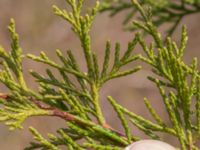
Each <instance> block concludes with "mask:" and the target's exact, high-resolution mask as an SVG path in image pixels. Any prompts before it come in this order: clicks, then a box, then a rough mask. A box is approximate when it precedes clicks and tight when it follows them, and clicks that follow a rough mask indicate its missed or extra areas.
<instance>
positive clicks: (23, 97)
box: [0, 0, 200, 150]
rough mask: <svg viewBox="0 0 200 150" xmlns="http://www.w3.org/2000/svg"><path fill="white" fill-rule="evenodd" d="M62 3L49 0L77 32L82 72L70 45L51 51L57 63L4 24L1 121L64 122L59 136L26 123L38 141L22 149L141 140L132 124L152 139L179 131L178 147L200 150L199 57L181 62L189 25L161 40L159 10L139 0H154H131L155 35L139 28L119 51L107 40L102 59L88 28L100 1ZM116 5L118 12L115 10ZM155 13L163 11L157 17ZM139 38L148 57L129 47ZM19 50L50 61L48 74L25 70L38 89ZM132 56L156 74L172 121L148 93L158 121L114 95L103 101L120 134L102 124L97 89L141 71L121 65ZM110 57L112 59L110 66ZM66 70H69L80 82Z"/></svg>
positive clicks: (117, 148)
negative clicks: (7, 38)
mask: <svg viewBox="0 0 200 150" xmlns="http://www.w3.org/2000/svg"><path fill="white" fill-rule="evenodd" d="M119 2H121V1H119ZM159 2H160V3H157V4H158V5H159V6H156V8H160V7H162V9H161V8H160V10H164V9H163V8H164V6H165V5H170V6H171V5H172V3H169V2H168V1H166V3H164V2H165V1H159ZM161 2H162V5H161ZM167 2H168V3H167ZM66 3H67V4H68V5H69V6H70V7H71V11H67V10H62V9H60V8H59V7H57V6H53V9H54V12H55V14H56V15H58V16H59V17H61V18H62V19H64V20H65V21H67V22H68V23H69V24H71V27H72V30H73V32H74V33H75V34H76V35H77V37H78V38H79V40H80V43H81V46H82V52H83V53H84V57H85V61H86V64H87V72H83V71H82V69H81V68H79V65H78V63H77V62H76V58H75V57H74V54H73V53H72V51H70V50H69V51H67V54H66V55H65V54H63V53H62V52H61V50H56V54H57V56H58V58H59V59H60V63H59V64H58V63H56V62H54V61H53V60H50V59H49V58H48V56H47V55H46V54H45V53H44V52H41V54H40V56H34V55H32V54H28V55H24V54H23V53H22V49H21V48H20V45H19V37H18V34H17V33H16V31H15V22H14V20H13V19H11V22H10V25H9V28H8V29H9V32H10V35H11V51H10V52H8V51H6V50H5V49H4V48H3V47H0V57H1V71H0V81H1V83H3V84H4V85H5V86H6V87H7V88H8V89H9V93H6V94H5V93H1V94H0V98H1V109H0V120H1V121H2V122H4V123H5V124H6V125H8V126H9V128H10V129H11V130H15V129H18V128H19V129H22V128H23V127H22V123H23V122H24V121H25V120H26V119H27V118H29V117H32V116H52V117H53V116H54V117H59V118H60V119H63V120H65V121H66V127H65V128H60V129H58V130H57V133H58V134H57V135H53V134H48V138H49V139H46V138H44V137H43V136H42V135H41V134H40V133H39V132H38V131H37V130H36V129H34V128H33V127H30V131H31V133H32V134H33V136H34V139H35V141H34V142H31V143H30V146H29V147H27V148H25V149H26V150H33V149H43V150H48V149H49V150H59V149H61V147H60V146H62V147H66V148H65V149H69V150H73V149H74V150H84V149H97V150H122V149H124V148H125V147H126V146H127V145H129V144H131V143H132V142H134V141H136V140H139V139H140V138H139V137H136V136H135V135H133V134H132V131H131V128H130V125H131V124H132V125H134V126H136V127H138V129H139V130H141V131H143V132H144V133H145V134H146V135H147V136H149V137H150V138H151V139H160V137H159V135H157V133H159V132H161V133H165V134H168V135H170V136H172V137H175V138H177V139H178V141H179V143H180V145H179V148H180V149H182V150H198V149H199V148H198V147H197V143H198V141H199V138H200V74H199V71H198V69H197V66H198V64H197V58H194V59H193V61H192V63H191V64H189V65H187V64H185V63H184V61H183V59H182V58H183V55H184V51H185V48H186V44H187V39H188V37H187V31H186V27H185V26H184V27H183V28H182V38H181V42H180V44H178V43H176V42H174V41H173V40H172V39H171V38H170V37H168V38H167V40H163V38H162V36H161V35H160V33H159V32H158V31H157V27H156V25H157V23H156V22H155V20H154V17H156V16H154V15H156V12H159V11H158V10H157V11H155V9H154V8H153V9H152V10H153V11H152V15H153V16H152V15H151V14H150V13H149V10H146V9H145V8H143V5H146V4H149V3H151V1H142V3H141V4H140V3H139V2H138V1H137V0H132V1H131V3H130V6H129V7H133V9H134V11H137V12H139V13H140V15H141V17H140V20H139V21H136V20H135V21H134V22H133V25H134V26H135V27H137V28H138V29H141V30H142V31H143V32H146V33H147V34H148V35H150V36H152V42H151V44H150V45H148V44H146V42H145V39H144V37H143V35H142V34H140V33H139V32H138V33H137V34H135V35H134V38H133V40H132V41H130V42H129V43H128V46H127V49H126V51H125V52H124V53H123V54H120V50H121V48H120V45H119V44H118V43H116V44H115V46H114V48H112V47H111V43H110V42H107V44H106V46H105V57H104V60H103V62H102V63H101V64H99V63H98V60H97V58H98V57H97V55H96V54H95V52H94V51H93V50H92V48H91V37H90V34H89V32H90V30H91V26H92V23H93V20H94V18H95V16H96V14H97V12H98V11H99V10H100V4H99V2H98V1H97V2H96V5H95V6H94V8H92V9H91V11H90V12H88V13H86V14H83V13H82V11H81V10H82V6H83V4H84V0H77V1H76V0H66ZM103 4H104V3H103ZM188 4H190V5H192V6H195V9H196V10H197V8H198V5H197V6H196V5H195V4H198V1H189V0H188V1H182V6H181V7H177V9H178V8H179V9H183V8H185V9H183V11H186V12H187V11H188V10H186V7H185V5H188ZM174 5H175V4H174ZM174 5H172V6H174ZM175 6H179V5H178V4H177V5H175ZM173 8H174V7H173ZM175 8H176V7H175ZM113 12H115V11H114V9H113ZM160 17H161V18H162V16H160ZM174 17H176V16H174ZM177 17H179V15H177ZM165 21H169V20H165ZM171 21H172V20H171ZM173 21H174V20H173ZM136 45H139V46H140V47H141V48H142V49H143V51H144V52H145V54H146V55H145V56H142V55H140V54H133V50H134V49H135V46H136ZM111 53H114V62H111V60H110V55H111ZM24 57H28V58H30V59H32V60H34V61H36V62H40V63H44V64H47V65H48V66H49V67H48V68H47V69H46V74H47V75H46V77H45V76H43V75H41V74H38V73H37V72H34V71H30V73H31V75H32V76H33V77H34V78H35V80H36V82H38V83H39V84H38V85H39V87H38V89H39V92H35V91H34V90H32V89H30V88H29V86H28V85H27V84H26V81H25V80H24V73H23V68H22V61H23V58H24ZM136 60H140V61H143V62H146V63H147V64H149V65H150V66H151V68H152V71H153V73H154V75H153V76H149V77H148V79H149V80H150V81H152V82H153V83H154V84H155V86H157V87H158V92H159V93H160V95H161V96H162V101H163V103H164V105H165V109H166V113H167V114H168V117H169V120H170V122H171V124H170V125H169V124H166V123H165V122H164V121H163V119H162V118H160V117H159V114H157V112H156V111H155V110H154V108H153V107H152V105H151V104H150V102H149V101H148V100H147V99H146V98H145V100H144V102H145V104H146V107H147V109H148V110H149V113H150V114H151V115H152V117H153V118H154V120H155V122H152V121H150V120H147V119H145V118H144V117H142V116H140V115H138V114H135V113H134V112H131V111H129V110H127V109H126V108H124V107H123V106H121V105H120V104H118V103H117V102H116V101H115V100H114V99H113V98H112V97H111V96H108V101H109V102H110V104H111V105H112V106H113V109H114V110H115V112H116V113H117V115H118V117H119V119H120V121H121V124H122V126H123V127H124V133H120V132H118V131H117V130H115V129H113V128H112V127H110V126H109V125H108V124H107V123H106V120H105V118H104V116H103V113H102V111H103V110H102V107H101V106H100V100H101V98H100V96H99V91H100V90H101V87H102V86H103V85H104V84H105V83H106V82H107V81H109V80H112V79H114V78H119V77H123V76H126V75H130V74H133V73H135V72H137V71H139V70H140V69H141V67H140V66H136V67H133V68H131V69H130V70H125V71H124V69H123V71H122V69H121V68H122V67H123V66H125V65H127V64H129V63H131V62H133V61H136ZM111 64H113V65H112V66H111ZM99 65H101V66H102V67H99ZM100 68H102V69H100ZM108 68H111V69H108ZM52 69H56V70H57V71H58V72H59V73H60V75H61V76H62V79H60V78H58V77H56V76H55V75H54V74H53V72H52V71H51V70H52ZM70 76H74V77H75V78H76V80H77V82H78V84H79V85H77V84H76V83H75V81H74V80H72V79H71V78H70ZM193 104H195V106H196V107H195V109H192V105H193ZM130 123H131V124H130ZM161 140H162V139H161Z"/></svg>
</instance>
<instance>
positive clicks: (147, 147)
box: [124, 140, 176, 150]
mask: <svg viewBox="0 0 200 150" xmlns="http://www.w3.org/2000/svg"><path fill="white" fill-rule="evenodd" d="M124 150H176V149H175V148H174V147H173V146H171V145H169V144H167V143H165V142H162V141H158V140H141V141H137V142H134V143H133V144H131V145H129V146H128V147H126V148H125V149H124Z"/></svg>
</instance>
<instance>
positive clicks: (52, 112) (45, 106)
mask: <svg viewBox="0 0 200 150" xmlns="http://www.w3.org/2000/svg"><path fill="white" fill-rule="evenodd" d="M0 98H1V99H4V100H10V99H9V95H8V94H4V93H0ZM29 100H30V101H31V102H33V103H34V104H35V105H36V106H37V107H39V108H40V109H44V110H48V111H49V115H50V116H56V117H59V118H62V119H64V120H66V121H73V122H75V123H77V124H79V125H87V126H97V125H98V124H96V123H94V122H91V121H90V122H87V121H84V120H82V119H81V118H79V117H76V116H74V115H72V114H70V113H67V112H64V111H62V110H60V109H58V108H54V107H51V106H50V105H48V104H46V103H44V102H41V101H38V100H35V99H32V98H30V99H29ZM102 127H103V128H104V129H107V130H110V131H111V132H114V133H116V134H117V135H119V136H121V137H124V138H125V135H124V134H123V133H121V132H119V131H117V130H115V129H113V128H112V127H111V126H110V125H108V124H104V125H103V126H102Z"/></svg>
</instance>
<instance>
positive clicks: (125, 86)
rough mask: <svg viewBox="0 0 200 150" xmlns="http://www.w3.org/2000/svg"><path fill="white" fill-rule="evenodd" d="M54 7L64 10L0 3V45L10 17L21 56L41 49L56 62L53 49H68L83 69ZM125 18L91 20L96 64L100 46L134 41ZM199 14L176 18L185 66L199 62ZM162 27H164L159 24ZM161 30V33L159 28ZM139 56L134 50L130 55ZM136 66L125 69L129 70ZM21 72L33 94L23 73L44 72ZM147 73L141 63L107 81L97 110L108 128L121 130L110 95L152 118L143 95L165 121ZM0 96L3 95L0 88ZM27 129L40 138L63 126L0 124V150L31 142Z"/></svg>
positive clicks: (44, 4) (40, 120) (11, 0)
mask: <svg viewBox="0 0 200 150" xmlns="http://www.w3.org/2000/svg"><path fill="white" fill-rule="evenodd" d="M93 3H94V1H91V0H86V5H85V6H86V7H89V6H91V5H93ZM53 4H56V5H58V6H61V7H63V8H64V7H65V2H64V1H63V0H42V1H39V0H0V43H1V46H3V47H4V48H5V49H7V50H9V49H10V47H9V46H10V45H9V43H10V39H9V35H8V31H7V28H6V27H7V25H8V23H9V20H10V18H14V19H15V21H16V25H17V32H18V33H19V35H20V44H21V47H22V48H23V51H24V53H25V54H27V53H32V54H36V55H38V54H39V52H40V51H41V50H43V51H45V52H46V53H47V54H48V56H49V57H50V58H51V59H53V60H57V58H56V57H55V49H57V48H59V49H61V50H62V51H65V50H68V49H71V50H72V51H73V53H74V54H75V56H76V58H78V61H79V64H80V66H81V67H82V68H83V70H84V69H85V62H84V60H83V59H82V58H83V54H82V51H81V47H80V43H79V40H78V39H77V37H76V36H75V35H74V34H73V33H72V31H71V30H70V26H69V24H68V23H66V22H65V21H63V20H62V19H60V18H59V17H56V16H55V15H54V14H53V12H52V5H53ZM124 15H125V14H124V13H121V14H119V15H117V16H115V17H113V18H110V17H109V15H108V13H103V14H98V15H97V17H96V20H95V22H94V25H93V28H92V31H91V36H92V48H93V50H94V51H95V52H96V53H97V55H98V56H99V62H101V63H102V58H103V54H104V53H103V52H104V48H105V43H106V41H107V40H110V41H111V42H112V43H113V44H114V43H115V42H119V43H120V44H121V47H122V50H125V49H126V46H127V43H128V41H130V40H131V39H132V38H133V37H134V33H130V32H124V31H123V26H122V21H123V16H124ZM199 20H200V14H195V15H191V16H187V17H186V18H184V19H183V20H182V24H187V26H188V32H189V33H188V34H189V43H188V46H187V51H186V55H185V60H186V62H188V63H189V62H191V59H192V58H193V57H198V58H199V59H200V49H199V43H200V30H199V28H200V21H199ZM165 27H167V25H166V26H165ZM165 27H164V28H165ZM161 32H162V29H161ZM179 33H180V26H179V27H178V29H177V30H176V32H175V34H174V36H173V37H174V39H175V40H176V41H179V38H180V36H179V35H180V34H179ZM139 52H140V53H141V50H140V49H137V50H136V51H135V53H139ZM138 63H139V62H136V63H133V64H131V65H128V66H127V67H128V68H131V67H133V66H135V65H137V64H138ZM23 65H24V71H25V74H26V76H25V77H26V79H27V81H28V84H29V86H30V87H31V88H33V89H35V90H37V84H36V83H35V82H34V79H33V78H32V77H31V76H30V75H29V74H28V70H29V69H33V70H35V71H37V72H40V73H44V69H43V67H45V66H43V65H41V64H38V63H35V62H33V61H31V60H25V61H24V64H23ZM150 74H151V71H150V69H149V67H148V66H145V65H143V69H142V70H141V71H140V72H138V73H136V74H134V75H130V76H127V77H125V78H121V79H116V80H113V81H111V82H109V83H107V84H106V85H105V86H104V87H103V89H102V90H101V100H102V108H103V109H104V115H105V117H106V120H107V122H108V123H110V124H111V125H112V127H113V128H116V129H118V130H122V127H121V126H120V124H119V123H118V122H119V120H118V119H117V117H116V114H115V113H114V112H113V109H112V107H111V106H110V105H109V104H108V103H107V100H106V97H107V96H108V95H111V96H113V97H114V98H115V99H116V100H117V101H118V102H119V103H120V104H121V105H123V106H125V107H127V108H128V109H129V110H132V111H134V112H135V113H138V114H140V115H142V116H145V117H147V118H149V119H152V118H151V117H150V116H149V113H148V111H147V110H146V108H145V106H144V103H143V98H144V97H147V98H148V99H149V100H150V101H151V103H152V104H153V106H154V107H155V109H156V110H157V111H158V113H159V114H160V116H161V117H162V118H163V119H165V120H166V122H168V119H167V118H168V117H167V115H166V111H165V109H164V107H163V104H162V102H161V97H160V96H159V94H158V90H157V89H156V88H155V86H154V84H152V83H151V82H150V81H148V80H147V79H146V77H147V75H150ZM0 91H1V92H4V91H6V89H4V87H2V86H1V90H0ZM30 125H31V126H33V127H35V128H36V129H38V130H39V131H40V133H42V134H43V135H44V136H45V137H46V135H47V133H55V130H56V129H57V128H59V127H64V126H65V122H64V121H62V120H60V119H58V118H49V117H45V118H44V117H35V118H30V119H28V120H27V121H26V122H25V123H24V130H22V131H19V130H17V131H14V132H10V131H9V130H8V128H7V127H6V126H5V125H3V124H2V123H1V124H0V149H1V150H22V149H23V148H24V147H25V146H27V145H28V143H29V141H31V140H32V135H31V134H30V132H29V131H28V127H29V126H30ZM133 134H135V135H141V136H143V137H144V138H146V136H145V135H143V134H142V133H141V132H139V131H138V130H137V129H136V128H133ZM161 136H162V137H163V140H164V141H167V142H169V143H171V144H174V145H176V141H175V140H174V139H173V138H169V137H168V136H167V135H161Z"/></svg>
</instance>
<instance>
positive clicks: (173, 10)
mask: <svg viewBox="0 0 200 150" xmlns="http://www.w3.org/2000/svg"><path fill="white" fill-rule="evenodd" d="M138 1H139V2H140V4H141V5H142V6H143V7H146V8H149V9H150V12H151V13H152V22H153V24H154V25H156V26H161V25H163V24H170V27H169V29H167V31H166V32H167V36H170V35H171V34H173V32H174V31H175V29H176V28H177V26H178V25H179V23H180V22H181V20H182V19H183V18H184V17H185V16H188V15H191V14H195V13H199V12H200V0H138ZM105 11H108V12H110V15H111V16H114V15H116V14H118V13H120V12H122V11H125V12H127V15H126V17H125V19H124V21H123V24H124V25H126V26H125V29H128V30H130V31H132V30H135V29H137V28H135V26H133V25H129V24H128V23H129V22H131V20H132V18H133V17H134V16H136V17H137V18H138V19H142V18H141V17H140V16H138V15H137V13H138V11H137V9H136V8H135V7H134V6H133V4H132V3H131V1H129V0H104V1H103V3H102V5H101V12H105Z"/></svg>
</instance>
